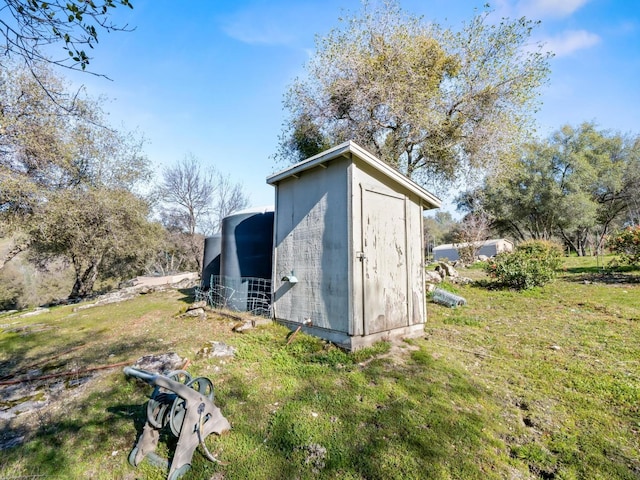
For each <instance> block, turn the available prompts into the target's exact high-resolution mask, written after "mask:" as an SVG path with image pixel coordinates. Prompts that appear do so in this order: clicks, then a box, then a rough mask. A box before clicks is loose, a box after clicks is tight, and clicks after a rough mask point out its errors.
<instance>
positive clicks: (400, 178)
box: [267, 140, 442, 208]
mask: <svg viewBox="0 0 640 480" xmlns="http://www.w3.org/2000/svg"><path fill="white" fill-rule="evenodd" d="M354 155H355V156H356V157H357V158H359V159H360V160H362V161H363V162H365V163H366V164H368V165H370V166H371V167H373V168H374V169H376V170H377V171H378V172H380V173H382V174H384V175H385V176H386V177H388V178H389V179H390V180H391V181H393V182H394V183H396V184H397V185H400V186H401V187H403V188H405V189H407V190H409V191H410V192H412V193H414V194H416V195H417V196H418V197H420V198H421V199H422V200H423V201H424V202H425V203H427V204H428V205H429V206H430V207H431V208H439V207H440V206H441V204H442V202H441V201H440V199H439V198H438V197H436V196H435V195H433V194H432V193H430V192H428V191H427V190H425V189H424V188H422V187H421V186H420V185H418V184H417V183H415V182H414V181H413V180H411V179H410V178H408V177H407V176H405V175H403V174H402V173H400V172H398V171H397V170H395V169H394V168H392V167H390V166H389V165H387V164H386V163H384V162H383V161H382V160H379V159H378V158H376V157H375V156H373V155H372V154H371V153H369V152H368V151H366V150H365V149H364V148H362V147H361V146H360V145H358V144H357V143H355V142H353V141H351V140H349V141H348V142H344V143H341V144H340V145H337V146H335V147H333V148H330V149H329V150H325V151H324V152H321V153H319V154H317V155H314V156H313V157H311V158H308V159H307V160H303V161H302V162H299V163H296V164H295V165H292V166H290V167H288V168H286V169H284V170H281V171H280V172H277V173H274V174H273V175H270V176H269V177H267V183H268V184H270V185H276V184H278V183H279V182H280V181H282V180H284V179H285V178H289V177H297V176H298V175H299V174H300V173H302V172H304V171H306V170H310V169H312V168H315V167H318V166H326V164H327V163H328V162H330V161H331V160H335V159H337V158H340V157H345V158H348V159H351V160H353V156H354Z"/></svg>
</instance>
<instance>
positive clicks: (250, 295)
mask: <svg viewBox="0 0 640 480" xmlns="http://www.w3.org/2000/svg"><path fill="white" fill-rule="evenodd" d="M273 220H274V209H273V207H263V208H254V209H249V210H243V211H241V212H238V213H235V214H233V215H229V216H228V217H225V218H224V219H223V220H222V245H221V246H222V253H221V255H220V282H221V284H222V286H223V287H225V288H223V295H225V296H226V297H227V298H226V300H227V301H226V304H227V307H229V308H231V309H234V310H238V311H253V310H255V308H256V303H257V304H259V305H263V304H264V303H265V302H266V303H270V296H271V285H270V281H271V267H272V265H273ZM256 279H258V280H256ZM260 279H263V280H265V281H264V282H263V281H261V280H260ZM261 308H262V307H261Z"/></svg>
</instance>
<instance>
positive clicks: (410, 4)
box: [62, 0, 640, 206]
mask: <svg viewBox="0 0 640 480" xmlns="http://www.w3.org/2000/svg"><path fill="white" fill-rule="evenodd" d="M132 3H133V5H134V9H133V10H129V9H126V8H122V7H120V8H118V9H117V15H116V17H115V19H116V21H118V22H119V23H127V24H128V25H129V26H131V27H135V30H134V31H133V32H130V33H111V34H107V33H102V35H101V36H100V37H99V40H100V43H99V44H98V46H97V48H96V50H95V51H94V52H93V53H94V57H95V58H94V60H93V61H92V63H91V65H90V67H91V70H92V71H95V72H99V73H102V74H105V75H107V76H108V77H109V78H111V81H109V80H107V79H105V78H102V77H96V76H91V75H87V74H72V75H69V74H68V73H65V72H62V73H63V74H65V75H67V76H69V78H70V79H71V80H72V81H73V82H74V83H82V84H84V85H85V86H86V87H87V90H88V92H89V94H90V95H92V96H98V95H103V96H105V97H106V98H107V99H108V101H107V102H106V104H105V110H106V111H107V112H109V114H110V123H111V124H112V125H114V126H116V127H120V128H123V129H126V130H138V131H139V132H140V133H142V134H144V136H145V137H146V138H147V140H148V143H147V146H146V153H147V155H148V156H149V158H150V160H151V161H152V163H153V165H154V166H155V167H156V168H155V170H156V171H157V172H158V173H159V172H160V171H161V170H162V167H163V166H164V165H168V164H171V163H173V162H175V161H177V160H179V159H181V158H183V157H184V156H185V155H186V154H188V153H191V154H193V155H195V156H196V157H197V158H199V159H200V160H201V162H202V164H203V165H213V166H215V167H216V168H217V169H219V170H220V171H222V172H224V173H226V174H228V175H230V176H231V178H232V179H233V180H234V181H238V182H241V183H242V184H243V186H244V188H245V190H246V191H247V193H248V194H249V196H250V200H251V204H252V205H253V206H260V205H267V204H272V203H273V187H271V186H268V185H267V184H266V182H265V178H266V177H267V176H268V175H269V174H271V173H272V172H273V171H275V170H279V169H281V168H283V167H284V165H280V164H275V163H274V160H273V159H272V156H273V154H274V153H275V151H276V146H277V142H278V136H279V134H280V131H281V125H282V122H283V120H284V118H285V112H284V111H283V109H282V98H283V94H284V93H285V91H286V89H287V86H288V85H289V84H290V83H291V82H292V80H293V79H294V78H295V77H296V76H299V75H303V74H304V69H303V66H304V64H305V62H306V61H307V60H308V59H309V56H310V55H311V54H312V53H313V51H314V46H315V44H314V38H315V35H316V34H318V35H323V34H326V33H327V32H328V31H329V30H330V29H332V28H334V27H336V26H338V25H339V22H338V18H339V17H340V16H341V15H344V14H345V12H352V13H353V12H358V11H359V10H360V2H359V0H308V1H282V0H270V1H263V0H239V1H233V2H222V1H218V0H191V1H189V2H175V1H168V0H132ZM484 3H486V2H483V1H473V0H404V1H402V0H401V1H400V5H401V6H402V7H403V9H404V10H406V11H407V12H409V13H411V14H415V15H423V16H424V18H425V20H432V21H435V22H438V23H440V24H441V25H444V26H451V27H453V28H454V29H458V28H459V27H460V26H461V25H462V22H463V21H464V20H468V19H470V18H471V17H472V16H473V15H474V8H477V9H482V6H483V5H484ZM491 7H492V8H493V9H494V10H495V15H496V16H497V17H498V16H508V17H520V16H523V15H524V16H526V17H527V18H530V19H535V20H541V21H542V23H541V25H540V27H539V28H538V29H536V30H535V31H534V35H533V38H534V40H540V41H544V42H546V45H547V47H548V49H549V50H551V51H554V52H555V53H556V56H555V58H554V59H553V60H552V61H551V68H552V73H551V76H550V79H549V83H548V84H547V85H546V86H545V87H544V88H543V89H542V91H541V94H542V95H541V100H542V102H543V105H542V107H541V109H540V111H539V112H538V113H537V114H536V118H537V121H538V124H539V132H540V134H542V135H546V134H548V133H550V132H551V131H553V130H555V129H557V128H558V127H560V126H561V125H563V124H565V123H570V124H574V125H575V124H578V123H580V122H583V121H595V122H596V123H598V125H599V126H600V127H601V128H606V129H611V130H616V131H621V132H625V133H633V134H638V133H640V88H639V87H640V4H638V3H637V2H636V1H634V0H498V1H495V2H492V3H491Z"/></svg>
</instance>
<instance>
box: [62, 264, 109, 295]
mask: <svg viewBox="0 0 640 480" xmlns="http://www.w3.org/2000/svg"><path fill="white" fill-rule="evenodd" d="M101 260H102V259H101V258H98V259H94V260H93V261H92V262H91V264H90V265H89V267H88V268H87V269H86V270H85V271H84V272H80V271H78V270H76V281H75V282H74V283H73V288H72V289H71V294H70V295H69V298H71V299H77V298H84V297H86V296H87V295H89V294H90V293H91V292H92V291H93V285H94V284H95V283H96V280H97V279H98V273H99V270H98V267H99V266H100V263H101Z"/></svg>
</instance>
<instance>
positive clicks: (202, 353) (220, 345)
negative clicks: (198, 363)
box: [197, 341, 236, 358]
mask: <svg viewBox="0 0 640 480" xmlns="http://www.w3.org/2000/svg"><path fill="white" fill-rule="evenodd" d="M235 354H236V349H235V348H234V347H232V346H230V345H227V344H226V343H224V342H216V341H212V342H209V345H207V346H204V347H202V348H201V349H200V350H198V353H197V355H198V356H199V357H203V358H213V357H233V356H235Z"/></svg>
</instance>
